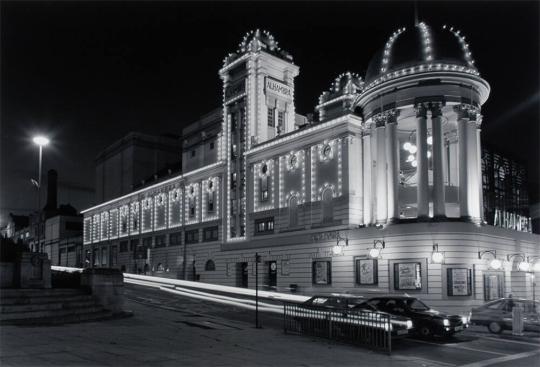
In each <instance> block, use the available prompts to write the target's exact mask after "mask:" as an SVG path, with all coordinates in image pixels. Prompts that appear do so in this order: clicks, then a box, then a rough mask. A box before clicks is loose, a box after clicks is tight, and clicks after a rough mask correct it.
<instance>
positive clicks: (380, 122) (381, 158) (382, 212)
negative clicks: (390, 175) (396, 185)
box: [374, 115, 388, 224]
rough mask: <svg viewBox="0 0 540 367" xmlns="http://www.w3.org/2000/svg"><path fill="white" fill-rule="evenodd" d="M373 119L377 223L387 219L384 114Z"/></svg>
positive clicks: (384, 221)
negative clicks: (375, 142)
mask: <svg viewBox="0 0 540 367" xmlns="http://www.w3.org/2000/svg"><path fill="white" fill-rule="evenodd" d="M374 120H375V126H376V127H375V133H376V139H377V147H376V154H377V158H376V159H377V166H376V170H377V171H376V175H377V176H376V180H377V181H376V185H375V202H376V203H377V209H376V210H377V212H376V219H377V224H382V223H386V220H387V219H388V204H387V200H388V197H387V183H386V139H385V133H386V126H385V124H386V116H383V115H379V116H377V118H376V119H374Z"/></svg>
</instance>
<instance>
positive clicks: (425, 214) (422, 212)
mask: <svg viewBox="0 0 540 367" xmlns="http://www.w3.org/2000/svg"><path fill="white" fill-rule="evenodd" d="M415 109H416V147H417V148H418V151H417V152H416V161H417V162H418V165H417V168H416V180H417V186H416V192H417V208H418V219H420V220H422V219H424V220H425V219H427V218H429V184H428V157H427V115H426V112H427V111H426V107H425V106H424V105H423V104H421V103H419V104H417V105H416V108H415Z"/></svg>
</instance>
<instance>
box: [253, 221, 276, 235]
mask: <svg viewBox="0 0 540 367" xmlns="http://www.w3.org/2000/svg"><path fill="white" fill-rule="evenodd" d="M269 233H274V217H272V218H264V219H257V220H256V221H255V234H269Z"/></svg>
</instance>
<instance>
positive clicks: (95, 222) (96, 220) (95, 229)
mask: <svg viewBox="0 0 540 367" xmlns="http://www.w3.org/2000/svg"><path fill="white" fill-rule="evenodd" d="M100 223H101V217H100V215H99V214H94V217H93V219H92V242H94V243H95V242H99V241H100V238H99V225H100Z"/></svg>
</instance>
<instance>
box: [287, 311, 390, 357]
mask: <svg viewBox="0 0 540 367" xmlns="http://www.w3.org/2000/svg"><path fill="white" fill-rule="evenodd" d="M283 331H284V332H285V333H297V334H304V335H312V336H317V337H324V338H328V339H332V340H338V341H342V342H347V343H353V344H355V345H362V346H365V347H368V348H370V349H375V350H381V351H384V352H386V353H388V354H390V352H391V351H392V324H391V319H390V315H388V314H383V313H378V312H368V311H362V310H328V309H326V308H322V307H316V306H306V305H302V304H296V303H284V305H283Z"/></svg>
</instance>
